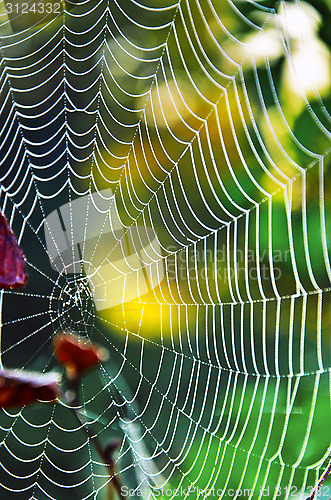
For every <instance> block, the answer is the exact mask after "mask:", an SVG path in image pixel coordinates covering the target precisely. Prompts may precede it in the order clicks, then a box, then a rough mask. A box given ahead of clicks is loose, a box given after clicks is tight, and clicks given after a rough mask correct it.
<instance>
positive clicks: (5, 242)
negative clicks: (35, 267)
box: [0, 213, 28, 290]
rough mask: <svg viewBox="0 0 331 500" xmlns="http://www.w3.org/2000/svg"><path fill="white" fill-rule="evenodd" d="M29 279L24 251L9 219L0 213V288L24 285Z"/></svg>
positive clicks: (6, 288)
mask: <svg viewBox="0 0 331 500" xmlns="http://www.w3.org/2000/svg"><path fill="white" fill-rule="evenodd" d="M27 279H28V275H27V273H26V266H25V259H24V255H23V252H22V250H21V248H20V247H19V246H18V243H17V239H16V236H15V235H14V233H13V231H12V230H11V228H10V226H9V224H8V221H7V219H6V218H5V217H4V216H3V215H2V214H1V213H0V289H4V290H8V289H9V288H17V287H20V286H24V285H25V283H26V281H27Z"/></svg>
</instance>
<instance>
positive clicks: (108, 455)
mask: <svg viewBox="0 0 331 500" xmlns="http://www.w3.org/2000/svg"><path fill="white" fill-rule="evenodd" d="M79 381H80V379H79V377H73V378H68V387H69V389H70V391H72V393H73V397H72V399H71V401H70V406H71V408H72V411H73V412H74V414H75V416H76V418H77V420H78V421H79V423H80V424H81V426H82V429H84V432H85V434H86V436H87V437H88V439H89V440H90V441H91V442H92V443H93V445H94V448H95V450H96V451H97V453H98V454H99V456H100V458H101V459H102V461H103V462H104V464H105V467H106V468H107V470H108V474H109V477H110V481H109V483H108V485H109V496H108V499H109V500H113V488H114V489H115V491H116V492H117V494H118V496H119V498H120V499H122V500H126V496H125V495H124V494H123V492H122V487H121V483H120V481H119V479H118V477H117V476H116V475H115V464H114V459H113V456H112V452H113V450H114V448H112V447H109V446H107V447H106V448H103V446H102V445H101V443H100V441H99V439H98V437H97V435H96V434H95V433H94V432H91V431H90V429H89V427H88V423H87V421H86V420H85V418H83V416H82V415H80V414H79V413H78V412H77V410H76V408H74V407H75V406H78V405H79V401H78V389H79Z"/></svg>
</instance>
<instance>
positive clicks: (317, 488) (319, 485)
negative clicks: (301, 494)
mask: <svg viewBox="0 0 331 500" xmlns="http://www.w3.org/2000/svg"><path fill="white" fill-rule="evenodd" d="M330 472H331V458H330V461H329V463H328V466H327V468H326V469H325V471H324V472H323V474H322V475H321V478H320V480H319V481H318V483H317V485H316V486H315V488H314V490H313V492H312V494H311V495H310V496H309V497H308V498H307V499H306V500H313V498H315V496H316V494H317V492H318V491H319V489H320V487H321V486H322V484H323V483H324V481H325V480H326V478H327V477H328V475H329V474H330Z"/></svg>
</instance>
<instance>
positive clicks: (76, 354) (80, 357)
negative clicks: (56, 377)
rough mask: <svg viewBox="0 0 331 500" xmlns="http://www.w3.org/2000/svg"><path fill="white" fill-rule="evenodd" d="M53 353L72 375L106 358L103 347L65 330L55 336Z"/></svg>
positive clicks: (84, 370)
mask: <svg viewBox="0 0 331 500" xmlns="http://www.w3.org/2000/svg"><path fill="white" fill-rule="evenodd" d="M54 354H55V357H56V358H57V360H58V362H59V363H60V364H61V365H64V366H65V367H66V369H67V373H68V375H69V376H72V377H76V376H78V375H82V374H83V373H84V372H86V371H87V370H90V369H92V368H94V367H95V366H97V365H98V364H99V363H101V362H102V361H104V360H105V359H106V358H107V355H106V351H105V349H103V348H101V347H99V346H97V345H95V344H92V342H89V341H83V340H81V339H79V338H78V337H76V335H73V334H71V333H66V332H64V333H60V334H59V335H57V336H56V337H55V339H54Z"/></svg>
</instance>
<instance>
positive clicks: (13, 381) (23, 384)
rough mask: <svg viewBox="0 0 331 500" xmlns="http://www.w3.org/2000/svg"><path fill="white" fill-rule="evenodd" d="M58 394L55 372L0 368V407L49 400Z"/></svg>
mask: <svg viewBox="0 0 331 500" xmlns="http://www.w3.org/2000/svg"><path fill="white" fill-rule="evenodd" d="M58 395H59V375H58V374H57V373H46V374H42V373H34V372H25V371H23V370H5V369H0V408H11V407H17V406H24V405H28V404H32V403H36V402H37V401H41V402H51V401H55V399H56V398H57V397H58Z"/></svg>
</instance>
